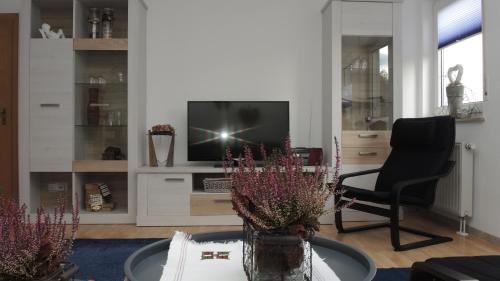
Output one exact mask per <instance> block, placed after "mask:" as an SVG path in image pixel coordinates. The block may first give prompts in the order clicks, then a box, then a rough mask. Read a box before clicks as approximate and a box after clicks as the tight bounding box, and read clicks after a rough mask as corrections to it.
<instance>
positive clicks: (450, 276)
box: [410, 262, 478, 281]
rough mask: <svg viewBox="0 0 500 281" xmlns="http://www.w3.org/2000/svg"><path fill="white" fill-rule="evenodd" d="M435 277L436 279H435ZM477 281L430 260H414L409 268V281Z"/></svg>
mask: <svg viewBox="0 0 500 281" xmlns="http://www.w3.org/2000/svg"><path fill="white" fill-rule="evenodd" d="M436 278H437V279H436ZM420 280H439V281H478V280H477V279H476V278H473V277H470V276H468V275H466V274H463V273H461V272H458V271H456V270H453V269H451V268H449V267H445V266H442V265H440V264H436V263H431V262H416V263H414V264H413V266H412V269H411V278H410V281H420Z"/></svg>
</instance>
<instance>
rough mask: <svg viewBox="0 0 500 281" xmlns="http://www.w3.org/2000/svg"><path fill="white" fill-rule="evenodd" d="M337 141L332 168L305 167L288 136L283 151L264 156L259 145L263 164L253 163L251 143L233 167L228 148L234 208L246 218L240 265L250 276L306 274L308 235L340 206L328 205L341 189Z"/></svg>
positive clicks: (271, 277) (298, 276) (274, 277)
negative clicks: (320, 219) (242, 259)
mask: <svg viewBox="0 0 500 281" xmlns="http://www.w3.org/2000/svg"><path fill="white" fill-rule="evenodd" d="M335 147H336V152H337V153H336V157H335V160H336V161H335V163H334V165H335V166H334V167H333V172H332V173H331V174H330V173H329V169H328V167H327V166H320V165H317V166H315V167H314V168H313V169H312V170H311V169H309V170H307V171H306V169H305V168H304V164H303V161H302V158H300V157H299V156H297V155H295V154H294V153H293V150H292V148H291V141H290V138H287V139H286V140H285V142H284V149H283V151H282V152H280V151H275V152H273V154H271V155H269V156H268V155H266V151H265V149H264V148H263V147H262V148H261V154H262V157H263V158H264V166H263V167H257V165H256V162H255V160H254V157H253V154H252V150H251V149H250V148H249V147H245V148H244V155H243V157H242V158H241V159H240V160H239V161H238V162H239V165H238V166H237V167H235V166H234V165H233V160H232V159H233V156H232V155H231V151H230V150H227V155H226V159H227V161H226V163H225V168H226V172H227V173H228V175H229V176H230V178H231V182H232V191H231V198H232V203H233V209H234V210H235V211H236V213H237V214H238V216H240V217H241V218H242V219H243V221H244V230H245V235H246V239H245V241H244V242H245V247H244V248H245V249H244V266H245V271H246V272H247V275H248V277H249V280H261V281H262V280H310V275H311V274H312V273H311V271H312V266H311V264H310V253H311V249H310V247H309V246H308V243H307V240H308V239H309V238H310V237H311V236H312V235H313V234H314V233H315V232H316V231H318V230H319V226H320V223H319V218H320V217H321V216H322V215H325V214H327V213H328V212H334V211H335V208H340V207H341V206H335V207H332V208H330V209H328V208H326V206H327V203H328V202H329V201H330V200H333V197H334V195H335V194H338V193H341V192H342V191H341V190H337V189H336V188H337V181H338V176H339V162H340V159H339V153H338V143H337V140H336V139H335ZM308 262H309V264H307V263H308ZM304 271H309V273H310V274H307V272H304ZM308 276H309V277H308Z"/></svg>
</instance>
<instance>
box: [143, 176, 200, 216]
mask: <svg viewBox="0 0 500 281" xmlns="http://www.w3.org/2000/svg"><path fill="white" fill-rule="evenodd" d="M191 189H192V177H191V175H190V174H154V175H153V174H152V175H148V176H147V191H146V192H147V195H146V200H147V201H146V202H147V215H148V216H189V212H190V205H189V195H190V193H191Z"/></svg>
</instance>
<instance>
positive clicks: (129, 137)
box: [21, 0, 147, 224]
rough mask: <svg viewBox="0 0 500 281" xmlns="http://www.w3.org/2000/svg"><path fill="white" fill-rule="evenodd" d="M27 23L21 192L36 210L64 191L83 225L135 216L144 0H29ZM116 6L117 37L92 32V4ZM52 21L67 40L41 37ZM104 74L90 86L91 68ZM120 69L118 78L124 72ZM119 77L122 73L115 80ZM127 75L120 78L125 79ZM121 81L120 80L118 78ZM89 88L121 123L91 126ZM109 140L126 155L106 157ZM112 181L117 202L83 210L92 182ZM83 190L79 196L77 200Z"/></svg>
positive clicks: (143, 81)
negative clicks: (25, 159)
mask: <svg viewBox="0 0 500 281" xmlns="http://www.w3.org/2000/svg"><path fill="white" fill-rule="evenodd" d="M29 2H30V5H26V9H27V10H26V11H24V12H25V14H28V15H31V23H30V24H29V28H30V32H26V33H25V34H27V35H29V36H30V37H31V39H28V41H29V50H30V56H29V71H28V77H27V81H29V82H28V88H29V100H30V105H29V107H30V118H29V123H30V124H29V128H30V129H29V142H30V151H29V171H30V173H29V179H28V182H29V183H30V184H29V186H27V187H21V188H26V189H28V190H23V191H22V192H21V194H24V196H23V197H22V198H21V200H22V201H23V202H25V203H26V204H27V205H28V207H29V210H30V212H32V213H35V212H36V209H37V208H39V207H47V208H50V207H51V206H53V205H54V204H55V202H56V199H57V198H59V197H60V196H61V197H62V198H63V199H64V200H65V201H66V205H67V208H68V209H67V210H68V212H69V211H70V208H71V207H72V206H74V205H75V204H77V202H78V204H79V208H80V213H81V216H80V219H81V220H80V221H81V223H83V224H101V223H135V221H136V207H135V206H136V184H137V182H136V180H135V169H136V168H138V167H140V166H142V165H143V163H144V159H145V155H144V149H143V148H142V147H143V146H144V144H143V143H142V142H143V141H141V140H139V138H138V137H137V136H139V135H143V134H144V132H146V128H145V126H146V124H145V123H146V122H145V119H146V115H145V114H146V113H145V111H146V105H145V103H144V102H142V100H143V99H142V98H141V97H142V95H143V94H144V93H145V92H146V77H145V74H144V73H145V72H146V63H145V61H146V38H145V36H146V16H147V6H146V5H145V3H144V2H143V1H142V0H31V1H29ZM90 7H97V8H113V9H114V16H115V19H116V20H115V22H114V27H113V39H89V38H87V37H88V22H87V17H88V9H89V8H90ZM44 22H46V23H49V24H50V25H51V26H52V28H53V30H54V29H55V30H57V29H59V28H61V29H62V30H63V31H64V33H65V35H66V39H52V40H50V39H42V36H41V34H40V32H39V31H38V29H39V28H40V26H41V23H44ZM93 74H96V75H102V76H106V78H107V80H108V81H109V83H106V85H98V86H96V85H90V84H89V83H88V78H89V76H90V75H93ZM119 76H120V78H119ZM115 78H116V79H115ZM120 79H121V81H119V80H120ZM115 80H116V81H115ZM89 87H95V88H98V89H99V91H101V93H103V97H102V99H103V101H102V102H103V103H106V104H108V105H109V107H112V108H111V109H112V110H114V111H119V112H120V116H122V118H123V120H121V121H119V122H118V123H119V124H113V125H112V126H106V124H98V125H95V126H92V125H89V124H88V123H87V122H86V120H87V118H86V116H85V114H86V108H87V104H88V100H86V95H87V90H88V88H89ZM108 146H117V147H120V148H121V149H122V151H123V153H124V154H125V155H126V160H120V161H109V160H101V154H102V152H103V150H104V149H105V148H106V147H108ZM94 182H102V183H106V184H108V185H109V187H110V189H111V192H112V195H113V202H114V203H115V208H114V209H113V210H112V211H108V212H105V211H103V212H88V211H86V210H85V202H84V201H85V200H84V198H85V191H84V185H85V184H86V183H94ZM77 197H78V199H76V198H77Z"/></svg>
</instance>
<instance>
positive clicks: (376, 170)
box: [339, 168, 380, 185]
mask: <svg viewBox="0 0 500 281" xmlns="http://www.w3.org/2000/svg"><path fill="white" fill-rule="evenodd" d="M378 172H380V168H379V169H373V170H366V171H360V172H354V173H349V174H343V175H340V176H339V185H341V184H342V183H343V182H344V180H346V179H348V178H354V177H359V176H364V175H369V174H375V173H378Z"/></svg>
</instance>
